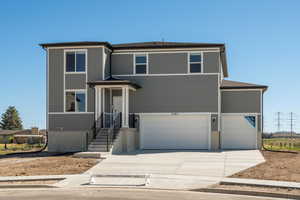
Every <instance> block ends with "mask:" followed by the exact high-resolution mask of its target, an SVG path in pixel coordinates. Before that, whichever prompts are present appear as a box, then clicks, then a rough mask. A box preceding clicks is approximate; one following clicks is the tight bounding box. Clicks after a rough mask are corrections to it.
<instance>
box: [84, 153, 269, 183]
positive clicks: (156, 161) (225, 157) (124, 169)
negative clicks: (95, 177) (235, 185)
mask: <svg viewBox="0 0 300 200" xmlns="http://www.w3.org/2000/svg"><path fill="white" fill-rule="evenodd" d="M264 161H265V160H264V158H263V156H262V155H261V153H260V152H259V151H258V150H240V151H222V152H205V151H162V150H147V151H137V152H134V153H132V154H121V155H111V156H108V157H107V158H106V159H105V160H103V161H102V162H101V163H99V164H97V165H96V166H95V167H93V168H92V169H90V170H89V171H88V173H93V174H126V175H131V174H134V175H138V174H161V175H188V176H206V177H225V176H229V175H232V174H234V173H236V172H239V171H241V170H244V169H247V168H249V167H252V166H255V165H257V164H259V163H261V162H264Z"/></svg>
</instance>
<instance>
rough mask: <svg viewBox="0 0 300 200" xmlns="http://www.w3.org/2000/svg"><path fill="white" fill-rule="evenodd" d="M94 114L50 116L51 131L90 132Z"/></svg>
mask: <svg viewBox="0 0 300 200" xmlns="http://www.w3.org/2000/svg"><path fill="white" fill-rule="evenodd" d="M93 122H94V114H93V113H91V114H50V115H49V130H50V131H80V130H90V129H91V128H92V126H93Z"/></svg>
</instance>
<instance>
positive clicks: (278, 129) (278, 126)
mask: <svg viewBox="0 0 300 200" xmlns="http://www.w3.org/2000/svg"><path fill="white" fill-rule="evenodd" d="M281 114H282V113H281V112H277V113H276V117H275V120H276V122H275V124H276V126H277V132H278V133H280V131H281V120H282V118H281Z"/></svg>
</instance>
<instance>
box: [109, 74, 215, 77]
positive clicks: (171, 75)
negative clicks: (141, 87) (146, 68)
mask: <svg viewBox="0 0 300 200" xmlns="http://www.w3.org/2000/svg"><path fill="white" fill-rule="evenodd" d="M218 74H219V73H190V74H188V73H186V74H182V73H180V74H179V73H178V74H118V75H112V76H113V77H118V76H120V77H121V76H195V75H218Z"/></svg>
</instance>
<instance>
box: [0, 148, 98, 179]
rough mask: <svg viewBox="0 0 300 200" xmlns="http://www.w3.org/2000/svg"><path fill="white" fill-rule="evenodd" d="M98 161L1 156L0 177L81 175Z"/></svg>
mask: <svg viewBox="0 0 300 200" xmlns="http://www.w3.org/2000/svg"><path fill="white" fill-rule="evenodd" d="M97 162H99V160H97V159H87V158H73V157H72V155H53V154H48V153H45V152H43V153H39V154H29V155H23V156H22V155H18V156H0V169H1V170H0V176H33V175H61V174H80V173H83V172H85V171H86V170H88V169H89V168H91V167H93V166H94V165H95V164H97Z"/></svg>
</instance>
